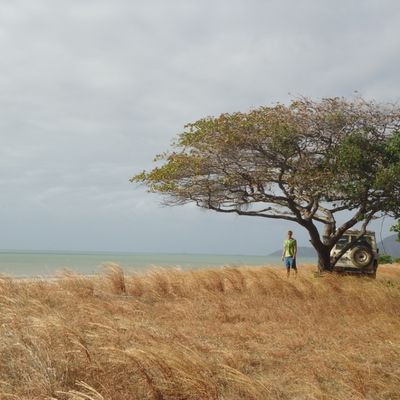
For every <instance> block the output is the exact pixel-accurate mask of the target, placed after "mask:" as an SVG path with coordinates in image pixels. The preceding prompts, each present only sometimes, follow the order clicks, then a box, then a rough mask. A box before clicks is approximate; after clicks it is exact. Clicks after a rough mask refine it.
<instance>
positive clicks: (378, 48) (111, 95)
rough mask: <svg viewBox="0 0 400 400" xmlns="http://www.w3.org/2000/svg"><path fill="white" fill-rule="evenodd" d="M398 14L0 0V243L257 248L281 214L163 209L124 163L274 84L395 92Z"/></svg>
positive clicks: (362, 9) (317, 7)
mask: <svg viewBox="0 0 400 400" xmlns="http://www.w3.org/2000/svg"><path fill="white" fill-rule="evenodd" d="M399 16H400V10H399V5H398V3H397V2H395V1H381V2H379V3H378V2H376V1H372V0H371V1H364V2H362V3H360V2H356V1H337V2H335V3H332V2H328V1H316V0H308V1H302V2H293V1H268V2H264V1H259V0H250V1H227V0H225V1H219V2H211V1H201V2H199V1H194V0H191V1H190V0H189V1H185V2H182V1H168V2H163V1H160V0H157V1H148V2H138V1H127V0H117V1H113V2H110V1H105V0H104V1H102V0H96V1H85V2H82V1H78V0H72V1H69V2H61V1H50V0H37V1H35V2H31V1H28V0H25V1H22V0H15V1H4V2H2V3H1V5H0V51H1V59H0V139H1V147H0V189H1V193H2V196H1V198H0V206H1V210H2V211H1V215H2V216H1V218H2V221H3V222H2V226H3V229H2V230H0V247H3V248H4V247H14V248H24V247H26V248H74V247H75V248H79V249H84V248H92V249H100V250H101V249H102V250H107V249H110V250H112V249H125V250H130V249H131V250H136V251H140V250H143V251H144V250H152V251H156V250H158V251H168V250H169V251H171V252H173V251H188V252H189V251H194V252H196V251H202V252H207V251H208V252H225V253H228V252H236V250H238V251H240V252H244V253H246V252H247V253H265V252H268V251H269V249H270V248H272V247H276V246H278V245H279V243H280V240H281V238H280V235H281V234H283V233H284V231H285V229H286V228H287V225H286V224H284V223H278V222H268V223H267V222H265V221H253V220H251V221H247V220H244V219H240V218H232V217H230V218H227V217H226V216H220V215H214V214H212V213H206V212H202V211H201V210H198V209H196V208H194V207H183V208H174V209H167V208H163V207H160V206H159V197H157V196H155V195H149V194H147V193H145V192H144V190H143V189H142V188H137V187H136V186H133V185H130V184H129V183H128V179H129V177H130V176H131V175H132V174H134V173H136V172H138V171H140V170H142V169H143V168H148V167H150V166H151V165H152V163H151V161H152V159H153V157H154V155H155V154H157V153H159V152H162V151H164V150H166V149H167V148H168V146H169V144H170V142H171V140H172V139H173V137H174V135H176V134H177V133H179V132H180V131H181V130H182V128H183V125H184V124H185V123H187V122H190V121H193V120H196V119H198V118H201V117H203V116H206V115H216V114H219V113H221V112H226V111H235V110H243V111H245V110H248V109H249V108H252V107H256V106H259V105H262V104H270V103H271V102H273V101H287V100H288V99H289V98H290V95H289V93H292V95H294V96H296V95H299V94H305V95H311V96H314V97H324V96H334V95H345V96H350V95H352V93H353V91H354V90H358V91H359V92H360V93H361V94H364V95H366V96H371V97H374V98H377V99H378V100H388V101H398V100H399V94H398V93H399V89H400V81H399V78H398V73H397V66H398V64H399V61H400V60H399V57H400V56H399V54H400V53H399V51H398V47H399V41H398V37H399V36H400V35H399V33H400V28H399V25H398V19H399ZM386 225H388V224H387V223H386ZM386 225H385V226H386ZM4 227H7V229H6V228H4ZM54 232H58V234H57V235H55V234H54ZM210 232H211V233H210ZM276 232H278V233H279V234H278V235H277V234H276ZM300 232H301V231H300V230H299V235H300V239H301V240H303V241H304V242H305V243H307V238H306V236H305V235H304V234H303V233H300ZM221 237H224V240H223V241H221V240H219V238H221ZM247 238H251V240H248V239H247Z"/></svg>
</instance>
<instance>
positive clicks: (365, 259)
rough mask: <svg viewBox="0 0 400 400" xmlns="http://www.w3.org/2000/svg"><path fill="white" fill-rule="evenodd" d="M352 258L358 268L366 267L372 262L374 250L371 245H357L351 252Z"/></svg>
mask: <svg viewBox="0 0 400 400" xmlns="http://www.w3.org/2000/svg"><path fill="white" fill-rule="evenodd" d="M350 260H351V262H352V263H353V264H354V265H355V266H356V267H357V268H365V267H367V266H368V265H370V264H371V261H372V251H371V248H370V247H369V246H364V245H361V246H356V247H354V249H353V250H351V253H350Z"/></svg>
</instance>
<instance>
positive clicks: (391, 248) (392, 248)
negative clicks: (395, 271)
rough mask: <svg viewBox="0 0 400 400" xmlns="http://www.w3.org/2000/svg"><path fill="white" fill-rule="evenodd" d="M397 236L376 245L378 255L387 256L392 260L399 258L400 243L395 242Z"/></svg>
mask: <svg viewBox="0 0 400 400" xmlns="http://www.w3.org/2000/svg"><path fill="white" fill-rule="evenodd" d="M396 239H397V235H396V234H395V235H391V236H388V237H387V238H385V239H383V241H382V242H380V243H378V247H379V252H380V254H389V255H391V256H392V258H400V242H398V241H397V240H396Z"/></svg>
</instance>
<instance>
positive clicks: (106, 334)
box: [0, 265, 400, 400]
mask: <svg viewBox="0 0 400 400" xmlns="http://www.w3.org/2000/svg"><path fill="white" fill-rule="evenodd" d="M312 270H313V268H311V267H303V268H301V270H300V272H299V276H298V278H297V279H293V278H292V277H291V279H289V280H287V279H286V277H285V272H284V271H281V270H278V269H274V268H232V267H231V268H223V269H204V270H196V271H186V272H184V271H180V270H171V269H168V270H167V269H164V270H163V269H159V270H156V269H155V270H153V271H151V272H149V273H147V274H145V275H129V276H125V275H124V272H123V271H122V270H121V269H120V268H119V267H118V266H117V265H112V266H110V267H109V268H108V270H107V271H105V273H104V274H102V275H99V276H94V277H85V276H80V275H75V274H73V273H64V274H63V275H62V276H60V277H58V278H57V279H55V280H52V281H45V280H18V279H11V278H7V277H2V278H1V279H0V399H21V400H28V399H65V400H67V399H69V400H90V399H92V400H103V399H115V400H125V399H126V400H128V399H129V400H132V399H156V400H161V399H182V400H183V399H205V400H206V399H221V400H223V399H233V400H234V399H327V400H328V399H346V400H347V399H373V400H379V399H400V266H385V267H380V269H379V272H378V278H377V280H371V279H368V278H355V277H340V276H325V277H323V278H318V277H315V276H314V275H313V273H312Z"/></svg>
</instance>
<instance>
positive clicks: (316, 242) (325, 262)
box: [303, 222, 333, 272]
mask: <svg viewBox="0 0 400 400" xmlns="http://www.w3.org/2000/svg"><path fill="white" fill-rule="evenodd" d="M303 226H304V227H305V228H306V229H307V230H308V232H309V234H310V239H311V240H310V241H311V244H312V245H313V247H314V249H315V250H316V252H317V254H318V270H319V271H320V272H321V271H332V269H333V267H332V265H331V248H332V246H328V245H327V244H325V243H324V242H323V241H321V238H320V236H319V232H318V230H317V228H316V227H315V225H314V224H313V223H312V222H308V223H307V224H303Z"/></svg>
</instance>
